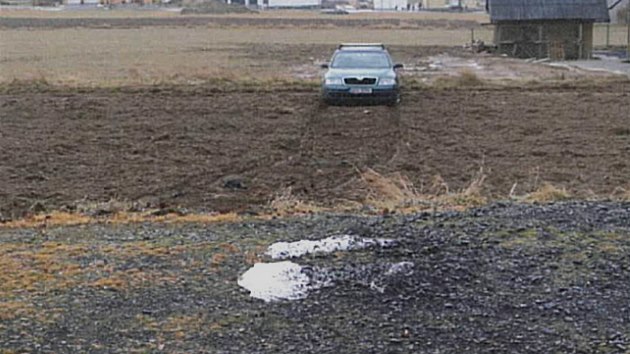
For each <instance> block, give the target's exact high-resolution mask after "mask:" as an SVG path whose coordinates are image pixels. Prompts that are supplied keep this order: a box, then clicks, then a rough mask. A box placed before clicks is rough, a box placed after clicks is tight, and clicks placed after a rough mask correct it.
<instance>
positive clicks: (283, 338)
mask: <svg viewBox="0 0 630 354" xmlns="http://www.w3.org/2000/svg"><path fill="white" fill-rule="evenodd" d="M629 213H630V204H628V203H625V204H615V203H582V202H574V203H568V204H555V205H546V206H532V205H529V206H528V205H507V204H493V205H490V206H487V207H484V208H481V209H475V210H470V211H468V212H466V213H453V212H449V213H443V214H435V215H431V214H426V213H425V214H417V215H407V216H393V217H392V216H387V217H383V216H378V217H357V216H352V215H317V216H309V217H306V218H295V219H282V220H271V221H266V222H240V223H232V224H214V225H185V224H170V225H169V224H162V225H160V224H136V225H126V226H125V225H114V226H112V225H90V226H83V227H64V228H43V229H42V228H39V229H33V230H31V229H21V230H9V229H0V250H1V251H2V252H3V254H4V257H3V258H2V259H1V260H0V261H2V262H3V263H2V269H3V271H2V273H0V280H2V281H1V282H0V295H1V296H0V348H2V349H4V350H5V351H8V352H13V351H15V352H20V353H23V352H38V353H77V352H89V353H132V352H142V353H145V352H168V353H296V352H299V353H329V352H337V353H464V352H465V353H614V354H623V353H627V350H628V348H629V347H630V336H629V335H628V333H630V325H629V322H628V318H629V316H630V308H629V307H628V303H627V302H628V294H629V292H630V286H629V284H628V281H627V279H628V276H630V262H629V258H628V257H627V249H628V247H630V242H629V240H630V238H629V236H630V220H629V219H628V217H627V216H628V214H629ZM344 234H352V235H357V236H362V237H386V238H392V239H394V240H395V241H396V243H395V246H393V247H388V248H379V247H371V248H367V249H363V250H355V251H348V252H336V253H335V254H329V255H326V254H324V255H321V254H320V255H311V256H303V257H300V258H298V259H292V261H293V262H295V263H297V264H299V265H300V266H303V267H305V268H304V271H303V272H304V274H306V276H308V277H309V278H310V279H313V280H316V279H317V277H320V276H322V275H327V276H331V277H333V279H334V280H333V282H332V283H330V284H328V286H326V287H324V288H321V289H319V290H316V291H312V292H311V293H309V294H308V296H307V297H306V298H305V299H301V300H296V301H279V302H272V303H265V302H263V301H262V300H258V299H254V298H251V297H250V296H249V292H248V291H247V290H245V289H243V288H240V287H239V286H238V285H237V279H238V277H239V276H240V275H242V274H243V273H244V272H245V271H247V270H248V269H249V268H250V267H251V266H252V265H253V263H254V262H270V261H271V260H270V259H268V258H266V257H265V256H263V253H264V251H265V249H266V246H268V245H269V244H270V243H272V242H276V241H295V240H301V239H313V240H316V239H323V238H326V237H328V236H331V235H344ZM401 262H405V263H404V264H406V266H405V267H404V269H403V270H402V271H398V272H393V271H391V269H392V268H391V265H392V264H400V263H401Z"/></svg>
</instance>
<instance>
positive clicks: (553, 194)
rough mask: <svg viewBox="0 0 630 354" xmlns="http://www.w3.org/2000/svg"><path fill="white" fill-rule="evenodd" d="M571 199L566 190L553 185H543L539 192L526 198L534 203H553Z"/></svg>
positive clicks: (536, 191)
mask: <svg viewBox="0 0 630 354" xmlns="http://www.w3.org/2000/svg"><path fill="white" fill-rule="evenodd" d="M569 198H571V195H570V194H569V192H567V190H566V188H564V187H562V188H558V187H556V186H554V185H552V184H551V183H547V182H545V183H543V184H542V185H541V186H540V187H539V188H538V189H537V190H535V191H533V192H532V193H530V194H528V195H527V196H525V201H527V202H532V203H551V202H557V201H563V200H567V199H569Z"/></svg>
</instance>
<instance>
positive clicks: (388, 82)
mask: <svg viewBox="0 0 630 354" xmlns="http://www.w3.org/2000/svg"><path fill="white" fill-rule="evenodd" d="M378 85H379V86H393V85H396V79H393V78H388V77H386V78H382V79H380V80H378Z"/></svg>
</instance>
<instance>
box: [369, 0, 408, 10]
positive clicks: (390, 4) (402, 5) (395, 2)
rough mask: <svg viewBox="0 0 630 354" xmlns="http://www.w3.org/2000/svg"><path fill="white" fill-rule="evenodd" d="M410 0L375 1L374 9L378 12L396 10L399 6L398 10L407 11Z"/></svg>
mask: <svg viewBox="0 0 630 354" xmlns="http://www.w3.org/2000/svg"><path fill="white" fill-rule="evenodd" d="M407 3H408V0H374V9H376V10H380V9H383V10H394V9H395V8H396V6H398V10H407Z"/></svg>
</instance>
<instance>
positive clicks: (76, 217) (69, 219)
mask: <svg viewBox="0 0 630 354" xmlns="http://www.w3.org/2000/svg"><path fill="white" fill-rule="evenodd" d="M155 213H156V210H150V211H145V212H126V211H121V212H117V213H114V214H111V215H106V216H103V217H95V216H87V215H85V214H81V213H67V212H57V211H54V212H51V213H47V214H40V215H34V216H31V217H27V218H25V219H18V220H13V221H9V222H6V223H0V228H33V227H35V228H44V227H55V226H76V225H88V224H132V223H143V222H162V223H200V224H210V223H219V222H235V221H239V220H242V217H241V216H240V215H238V214H236V213H225V214H217V213H210V214H186V215H181V214H177V213H168V214H166V215H155Z"/></svg>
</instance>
